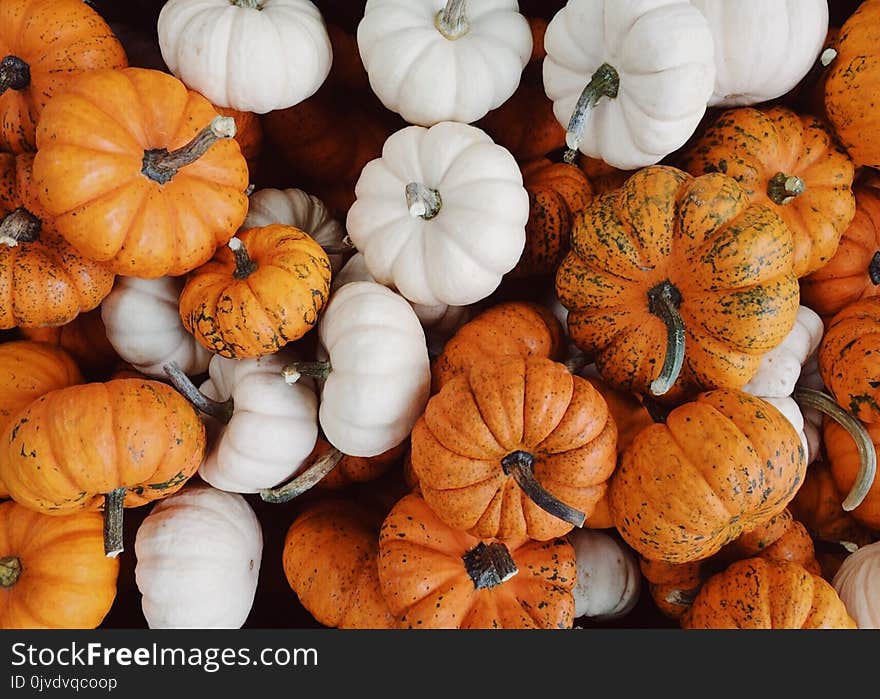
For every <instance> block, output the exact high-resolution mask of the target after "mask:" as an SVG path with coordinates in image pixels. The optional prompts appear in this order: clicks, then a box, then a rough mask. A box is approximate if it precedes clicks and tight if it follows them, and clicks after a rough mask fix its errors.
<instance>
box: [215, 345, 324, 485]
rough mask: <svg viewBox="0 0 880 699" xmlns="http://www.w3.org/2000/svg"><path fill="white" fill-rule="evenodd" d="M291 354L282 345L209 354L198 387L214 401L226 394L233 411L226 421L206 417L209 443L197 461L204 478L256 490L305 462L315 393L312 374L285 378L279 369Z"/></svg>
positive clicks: (313, 435) (313, 436)
mask: <svg viewBox="0 0 880 699" xmlns="http://www.w3.org/2000/svg"><path fill="white" fill-rule="evenodd" d="M296 359H297V355H295V354H293V353H292V352H291V351H290V350H287V349H285V350H282V351H280V352H276V353H275V354H270V355H266V356H263V357H258V358H256V359H227V358H225V357H221V356H219V355H215V356H214V358H213V359H212V360H211V364H210V366H209V367H208V374H209V376H210V378H209V379H208V380H207V381H205V382H204V383H203V384H202V385H201V386H200V387H199V390H200V391H201V393H202V394H203V395H205V396H207V397H208V398H210V399H212V400H215V401H220V402H225V401H229V400H230V399H231V401H232V416H231V418H230V419H229V422H228V423H226V424H224V423H223V422H222V421H218V420H216V419H213V418H210V417H208V418H206V423H207V425H208V428H209V436H210V446H209V448H208V452H207V454H206V455H205V459H204V461H203V462H202V464H201V465H200V466H199V475H200V476H201V477H202V479H203V480H204V481H206V482H208V483H210V484H211V485H213V486H214V487H215V488H219V489H220V490H227V491H230V492H234V493H257V492H259V491H261V490H263V489H265V488H272V487H274V486H276V485H278V484H279V483H282V482H283V481H286V480H287V479H288V478H290V477H291V476H293V475H296V474H297V473H298V472H299V471H300V470H301V469H302V468H303V467H304V466H305V465H306V460H307V457H308V456H309V454H310V453H311V451H312V449H314V448H315V443H316V442H317V439H318V398H317V396H316V395H315V387H314V382H313V381H311V380H308V379H304V380H302V381H299V382H297V384H296V385H295V386H289V385H288V384H287V383H286V382H285V380H284V377H283V375H282V371H283V370H284V367H286V366H287V365H288V364H290V363H291V362H293V361H296Z"/></svg>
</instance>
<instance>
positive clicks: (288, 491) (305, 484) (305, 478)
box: [260, 447, 345, 504]
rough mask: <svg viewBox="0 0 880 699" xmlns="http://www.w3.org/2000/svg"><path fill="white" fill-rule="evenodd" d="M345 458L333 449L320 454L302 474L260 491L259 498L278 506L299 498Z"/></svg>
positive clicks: (337, 450)
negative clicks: (282, 483) (275, 486)
mask: <svg viewBox="0 0 880 699" xmlns="http://www.w3.org/2000/svg"><path fill="white" fill-rule="evenodd" d="M343 456H345V454H343V453H342V452H341V451H339V449H337V448H336V447H333V448H332V449H331V450H330V451H328V452H326V453H325V454H321V456H319V457H318V458H317V459H315V460H314V461H313V462H312V463H310V464H309V465H308V466H306V468H305V470H304V471H303V472H302V473H299V474H297V475H296V477H295V478H293V479H291V480H289V481H288V482H287V483H285V484H284V485H280V486H278V487H277V488H266V489H264V490H261V491H260V497H261V498H262V499H263V501H264V502H270V503H273V504H279V503H284V502H290V501H291V500H293V499H294V498H296V497H299V496H300V495H302V494H303V493H304V492H306V491H307V490H309V488H311V487H312V486H314V485H315V484H316V483H318V482H319V481H320V480H321V479H322V478H323V477H324V476H326V475H327V474H328V473H330V471H332V470H333V469H334V468H336V466H337V465H338V464H339V462H340V461H342V457H343Z"/></svg>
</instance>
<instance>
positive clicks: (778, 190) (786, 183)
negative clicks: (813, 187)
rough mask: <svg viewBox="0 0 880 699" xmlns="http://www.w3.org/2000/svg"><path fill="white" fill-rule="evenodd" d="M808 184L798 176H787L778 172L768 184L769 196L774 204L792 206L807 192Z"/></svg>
mask: <svg viewBox="0 0 880 699" xmlns="http://www.w3.org/2000/svg"><path fill="white" fill-rule="evenodd" d="M806 189H807V185H806V183H805V182H804V181H803V180H802V179H801V178H800V177H798V176H797V175H786V174H785V173H784V172H777V173H776V174H775V175H773V177H771V178H770V182H769V183H768V184H767V196H768V197H769V198H770V201H772V202H773V203H774V204H779V206H785V205H786V204H791V202H793V201H794V200H795V199H797V198H798V197H799V196H800V195H801V194H803V193H804V191H806Z"/></svg>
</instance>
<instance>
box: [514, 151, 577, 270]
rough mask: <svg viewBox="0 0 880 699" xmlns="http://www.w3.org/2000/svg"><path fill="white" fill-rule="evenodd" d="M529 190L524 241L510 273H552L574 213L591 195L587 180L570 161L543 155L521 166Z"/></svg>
mask: <svg viewBox="0 0 880 699" xmlns="http://www.w3.org/2000/svg"><path fill="white" fill-rule="evenodd" d="M521 170H522V173H523V186H524V187H525V188H526V191H527V192H528V193H529V203H530V206H529V220H528V222H527V223H526V245H525V248H524V249H523V253H522V256H521V257H520V259H519V262H518V263H517V265H516V267H514V268H513V271H512V272H511V276H512V277H527V276H531V275H546V274H554V273H555V272H556V269H557V267H559V263H560V262H562V258H563V257H565V254H566V253H567V252H568V250H569V245H570V240H571V226H572V221H573V219H574V216H575V215H576V214H578V213H579V212H580V211H581V210H582V209H584V208H585V207H586V206H587V204H588V203H589V202H590V200H591V199H592V194H593V189H592V187H591V186H590V181H589V180H588V179H587V178H586V176H585V175H584V173H583V172H581V171H580V170H579V169H578V168H577V167H575V166H574V165H569V164H568V163H554V162H552V161H550V160H548V159H546V158H541V159H539V160H533V161H531V162H529V163H525V164H524V165H523V166H522V167H521Z"/></svg>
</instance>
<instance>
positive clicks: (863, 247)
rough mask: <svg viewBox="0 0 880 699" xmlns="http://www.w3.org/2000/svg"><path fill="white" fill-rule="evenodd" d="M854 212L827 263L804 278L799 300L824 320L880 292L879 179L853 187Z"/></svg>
mask: <svg viewBox="0 0 880 699" xmlns="http://www.w3.org/2000/svg"><path fill="white" fill-rule="evenodd" d="M853 191H854V192H855V197H856V213H855V216H854V217H853V220H852V222H851V223H850V224H849V227H848V228H847V229H846V230H845V231H844V232H843V235H842V236H841V237H840V244H839V245H838V246H837V252H835V253H834V256H833V257H832V258H831V259H830V260H828V262H827V264H826V265H825V266H824V267H822V268H821V269H818V270H816V271H815V272H813V273H812V274H810V275H808V276H806V277H803V278H802V279H801V280H800V284H801V303H803V304H804V305H805V306H809V307H810V308H812V309H813V310H814V311H816V313H818V314H819V315H820V316H822V318H823V319H824V320H825V321H826V323H827V321H828V320H830V319H831V317H832V316H833V315H834V314H835V313H838V312H839V311H841V310H843V309H844V308H845V307H846V306H848V305H849V304H851V303H854V302H856V301H858V300H859V299H862V298H865V297H867V296H876V295H877V294H878V293H880V179H878V178H874V179H873V180H870V181H868V182H864V183H862V184H858V185H856V186H855V188H854V189H853Z"/></svg>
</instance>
